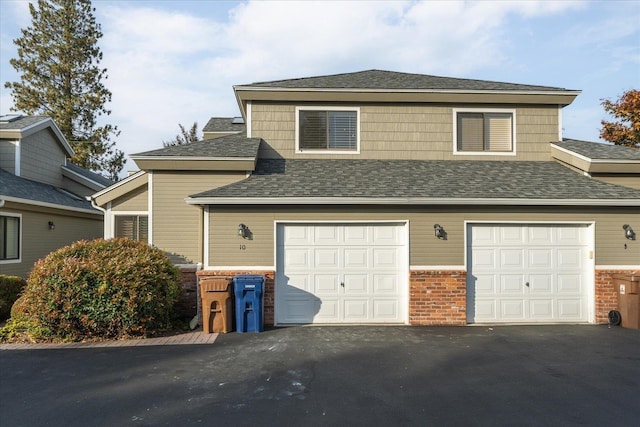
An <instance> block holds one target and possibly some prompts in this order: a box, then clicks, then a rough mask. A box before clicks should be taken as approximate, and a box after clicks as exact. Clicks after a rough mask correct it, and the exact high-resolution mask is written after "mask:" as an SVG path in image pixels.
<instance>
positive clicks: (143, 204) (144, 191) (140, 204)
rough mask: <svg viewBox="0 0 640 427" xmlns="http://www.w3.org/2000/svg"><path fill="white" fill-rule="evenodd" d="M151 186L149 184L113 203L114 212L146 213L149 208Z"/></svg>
mask: <svg viewBox="0 0 640 427" xmlns="http://www.w3.org/2000/svg"><path fill="white" fill-rule="evenodd" d="M148 190H149V186H148V185H147V184H145V185H143V186H141V187H139V188H136V189H135V190H133V191H131V192H130V193H127V194H125V195H124V196H122V197H118V198H117V199H115V200H114V201H112V202H111V210H112V211H116V212H117V211H130V212H132V211H133V212H139V211H143V212H144V211H146V210H147V209H148V206H149V193H148Z"/></svg>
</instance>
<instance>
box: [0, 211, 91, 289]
mask: <svg viewBox="0 0 640 427" xmlns="http://www.w3.org/2000/svg"><path fill="white" fill-rule="evenodd" d="M33 208H34V207H32V206H27V205H19V204H15V203H7V204H6V205H5V207H4V208H2V209H0V214H2V213H4V212H11V213H21V214H22V224H21V226H22V240H21V242H20V246H21V252H22V260H21V262H20V263H7V264H0V274H11V275H17V276H21V277H27V275H28V274H29V272H30V271H31V269H32V268H33V264H34V263H35V262H36V261H37V260H39V259H40V258H43V257H45V256H46V255H48V254H49V253H50V252H51V251H53V250H55V249H58V248H61V247H63V246H66V245H69V244H71V243H73V242H76V241H78V240H83V239H87V240H91V239H96V238H100V237H102V230H103V229H102V216H98V215H85V214H81V213H74V212H69V211H61V210H57V209H47V208H42V210H40V209H37V210H33ZM27 209H28V210H27ZM49 221H53V223H54V224H55V230H49V225H48V224H49Z"/></svg>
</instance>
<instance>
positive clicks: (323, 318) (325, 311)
mask: <svg viewBox="0 0 640 427" xmlns="http://www.w3.org/2000/svg"><path fill="white" fill-rule="evenodd" d="M314 313H315V312H314ZM339 321H340V302H339V301H338V299H337V298H329V297H324V298H321V299H320V300H319V304H318V306H317V314H315V316H313V315H312V316H311V321H310V323H337V322H339ZM292 323H293V322H292Z"/></svg>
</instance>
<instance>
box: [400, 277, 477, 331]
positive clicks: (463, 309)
mask: <svg viewBox="0 0 640 427" xmlns="http://www.w3.org/2000/svg"><path fill="white" fill-rule="evenodd" d="M409 323H410V324H412V325H466V323H467V272H466V271H460V270H455V271H448V270H446V271H445V270H442V271H436V270H434V271H431V270H423V271H422V270H421V271H417V270H414V271H411V274H410V279H409Z"/></svg>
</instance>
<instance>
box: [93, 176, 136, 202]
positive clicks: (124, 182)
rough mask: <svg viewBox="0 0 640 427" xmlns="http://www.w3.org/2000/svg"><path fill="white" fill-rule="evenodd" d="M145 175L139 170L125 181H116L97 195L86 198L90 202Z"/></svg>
mask: <svg viewBox="0 0 640 427" xmlns="http://www.w3.org/2000/svg"><path fill="white" fill-rule="evenodd" d="M145 173H147V171H143V170H139V171H138V172H136V173H134V174H133V175H129V176H128V177H126V178H125V179H123V180H122V181H118V182H116V183H115V184H113V185H110V186H109V187H107V188H105V189H104V190H101V191H98V192H97V193H94V194H92V195H90V196H87V200H91V199H94V198H96V197H100V196H102V195H103V194H105V193H107V192H109V191H111V190H113V189H115V188H118V187H120V186H121V185H124V184H126V183H128V182H129V181H133V180H134V179H136V178H138V177H140V176H142V175H144V174H145Z"/></svg>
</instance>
